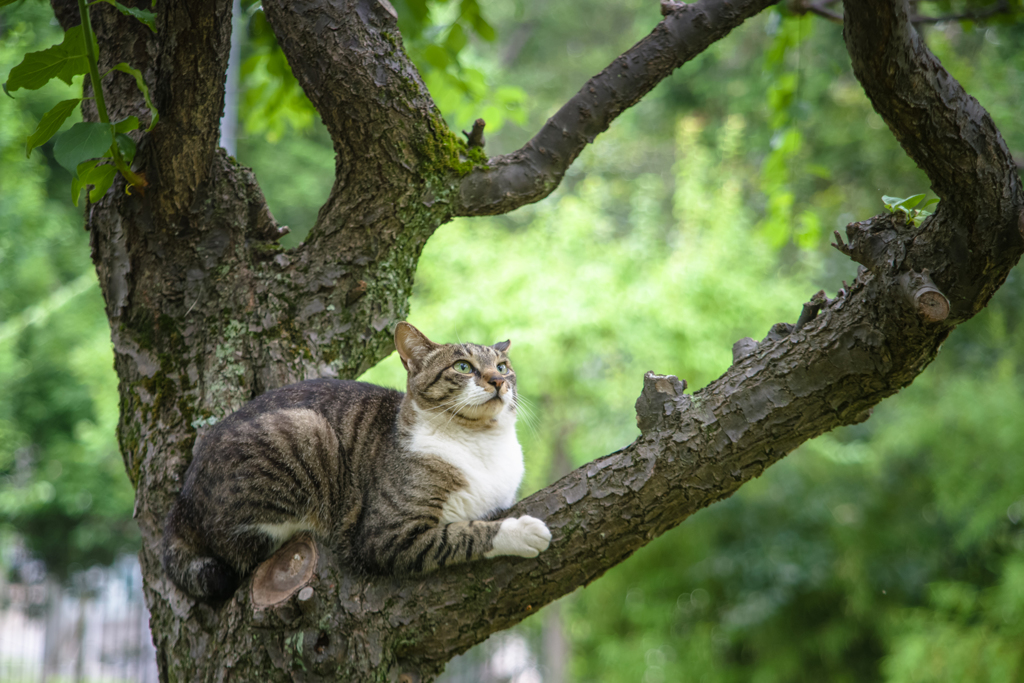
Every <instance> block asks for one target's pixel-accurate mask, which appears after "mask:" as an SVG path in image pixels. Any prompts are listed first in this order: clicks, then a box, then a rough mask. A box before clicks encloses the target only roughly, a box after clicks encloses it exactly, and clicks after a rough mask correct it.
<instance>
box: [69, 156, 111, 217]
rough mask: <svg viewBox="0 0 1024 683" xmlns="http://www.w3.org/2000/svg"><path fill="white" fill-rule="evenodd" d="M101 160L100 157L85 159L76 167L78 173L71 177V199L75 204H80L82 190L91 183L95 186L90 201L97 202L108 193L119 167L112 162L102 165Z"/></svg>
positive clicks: (90, 191) (90, 192) (91, 191)
mask: <svg viewBox="0 0 1024 683" xmlns="http://www.w3.org/2000/svg"><path fill="white" fill-rule="evenodd" d="M99 162H100V160H99V159H90V160H89V161H83V162H82V163H80V164H79V165H78V167H77V168H76V169H75V174H76V175H75V177H74V178H72V179H71V201H72V202H73V203H74V205H75V206H78V200H79V199H80V197H81V194H82V190H84V189H85V188H86V187H88V186H89V185H92V186H93V189H91V190H89V201H90V202H92V203H94V204H95V203H96V202H98V201H99V200H100V199H101V198H102V197H103V195H105V194H106V193H107V190H109V189H110V185H111V183H113V182H114V176H116V175H117V169H116V168H115V167H114V166H113V165H111V164H103V165H102V166H100V165H98V164H99Z"/></svg>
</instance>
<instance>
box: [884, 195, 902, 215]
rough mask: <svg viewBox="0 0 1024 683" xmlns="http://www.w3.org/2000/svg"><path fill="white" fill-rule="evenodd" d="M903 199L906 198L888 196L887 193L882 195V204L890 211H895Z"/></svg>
mask: <svg viewBox="0 0 1024 683" xmlns="http://www.w3.org/2000/svg"><path fill="white" fill-rule="evenodd" d="M905 201H906V200H905V199H903V198H902V197H890V196H889V195H884V194H883V195H882V204H884V205H885V208H887V209H889V212H890V213H891V212H893V211H895V210H896V207H897V206H899V205H900V204H902V203H903V202H905Z"/></svg>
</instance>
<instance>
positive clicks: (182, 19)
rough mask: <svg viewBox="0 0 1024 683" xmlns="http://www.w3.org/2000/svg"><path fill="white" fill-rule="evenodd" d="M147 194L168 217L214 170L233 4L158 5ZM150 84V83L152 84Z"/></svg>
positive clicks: (184, 206)
mask: <svg viewBox="0 0 1024 683" xmlns="http://www.w3.org/2000/svg"><path fill="white" fill-rule="evenodd" d="M157 17H158V33H157V40H159V41H160V60H159V63H158V64H157V65H156V71H155V72H154V73H155V74H156V88H155V90H156V92H155V100H156V101H155V104H156V107H157V109H158V110H159V112H160V124H159V125H158V126H157V127H156V128H154V129H153V132H152V134H151V135H152V144H153V148H152V151H151V156H150V158H151V159H152V161H151V162H150V163H148V164H147V171H149V173H150V176H149V181H150V185H151V191H152V192H153V193H155V194H156V198H157V202H158V203H159V205H160V207H161V208H162V209H163V210H165V211H166V212H167V214H168V217H170V218H172V219H173V218H176V217H177V216H178V215H180V214H181V213H183V212H185V211H187V210H188V209H189V208H190V207H191V206H192V203H193V201H194V200H195V197H196V193H197V192H198V191H199V188H200V186H201V185H202V184H203V183H205V182H206V180H207V179H208V177H209V174H210V172H211V169H212V167H213V157H214V155H215V154H216V153H217V149H218V147H219V144H218V143H219V139H220V134H219V131H220V118H221V116H222V115H223V114H224V84H225V82H226V78H227V68H228V52H229V51H230V48H231V1H230V0H214V1H209V0H190V1H183V2H168V3H161V4H160V6H159V11H158V13H157ZM150 83H153V81H150Z"/></svg>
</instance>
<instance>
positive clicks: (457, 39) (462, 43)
mask: <svg viewBox="0 0 1024 683" xmlns="http://www.w3.org/2000/svg"><path fill="white" fill-rule="evenodd" d="M444 46H445V47H446V48H448V51H449V52H451V53H452V54H453V55H457V54H459V51H460V50H462V48H464V47H466V32H465V31H463V30H462V26H460V25H459V24H453V25H452V28H451V30H449V31H448V37H447V38H446V39H445V41H444Z"/></svg>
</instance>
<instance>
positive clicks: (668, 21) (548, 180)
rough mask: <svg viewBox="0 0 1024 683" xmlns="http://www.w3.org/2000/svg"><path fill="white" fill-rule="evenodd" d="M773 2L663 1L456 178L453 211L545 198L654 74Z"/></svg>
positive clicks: (657, 77) (657, 78)
mask: <svg viewBox="0 0 1024 683" xmlns="http://www.w3.org/2000/svg"><path fill="white" fill-rule="evenodd" d="M776 1H777V0H702V1H701V2H699V3H696V4H693V5H686V4H683V3H670V4H666V5H663V8H665V9H666V11H668V15H667V16H666V17H665V19H664V20H663V21H662V22H661V23H659V24H658V25H657V26H656V27H655V29H654V31H652V32H651V34H650V35H649V36H647V37H646V38H644V39H643V40H641V41H640V42H639V43H637V44H636V45H634V46H633V47H632V48H630V49H629V50H628V51H626V52H625V53H624V54H623V55H622V56H620V57H619V58H618V59H616V60H615V61H614V62H613V63H612V64H611V65H609V66H608V68H606V69H605V70H604V71H602V72H601V73H600V74H598V75H597V76H595V77H593V78H591V79H590V80H589V81H587V83H586V85H584V86H583V88H581V89H580V91H579V92H578V93H576V95H574V96H573V98H572V99H570V100H569V101H568V102H566V103H565V105H564V106H563V107H562V108H561V109H559V110H558V113H557V114H555V115H554V116H552V117H551V118H550V119H549V120H548V122H547V123H546V124H544V127H543V128H541V130H540V132H539V133H537V135H535V136H534V137H533V139H532V140H530V141H529V142H528V143H526V145H524V146H523V147H522V148H521V149H519V150H518V151H516V152H513V153H512V154H508V155H504V156H500V157H494V158H492V159H491V160H490V161H489V162H488V167H487V168H485V169H477V170H475V171H473V172H472V173H470V174H469V175H467V176H466V177H465V179H463V181H462V184H461V188H460V191H459V204H458V206H457V207H456V210H455V215H458V216H481V215H491V214H500V213H508V212H509V211H512V210H513V209H515V208H516V207H519V206H522V205H523V204H529V203H531V202H535V201H537V200H539V199H542V198H544V197H546V196H547V195H548V194H550V193H551V192H552V191H553V190H554V189H555V188H556V187H558V184H559V182H561V179H562V175H563V174H564V173H565V171H566V169H567V168H569V166H570V164H572V162H573V161H574V160H575V159H576V157H577V156H579V154H580V152H581V151H582V150H583V148H584V147H585V146H587V145H588V144H590V143H591V142H593V141H594V138H595V137H596V136H597V135H598V134H600V133H602V132H604V131H605V130H607V129H608V126H609V125H611V122H612V121H614V120H615V118H616V117H617V116H618V115H619V114H621V113H622V112H623V111H625V110H626V109H628V108H629V107H631V106H633V105H634V104H636V103H637V102H639V101H640V99H641V98H642V97H643V96H644V95H646V94H647V93H648V92H650V90H651V89H652V88H654V86H656V85H657V84H658V83H659V82H661V80H662V79H664V78H665V77H666V76H668V75H669V74H671V73H672V72H673V71H675V70H676V69H677V68H679V67H680V66H682V65H683V64H684V63H686V62H687V61H689V60H691V59H693V58H694V57H696V56H697V55H699V54H700V53H701V52H703V51H704V50H705V49H706V48H707V47H708V46H710V45H711V44H712V43H714V42H715V41H718V40H720V39H721V38H722V37H724V36H725V35H726V34H728V33H729V31H731V30H732V29H734V28H736V27H737V26H739V25H740V24H742V23H743V22H744V21H746V20H747V19H749V18H750V17H752V16H754V15H755V14H757V13H758V12H760V11H761V10H763V9H765V8H766V7H769V6H771V5H773V4H774V3H775V2H776Z"/></svg>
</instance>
